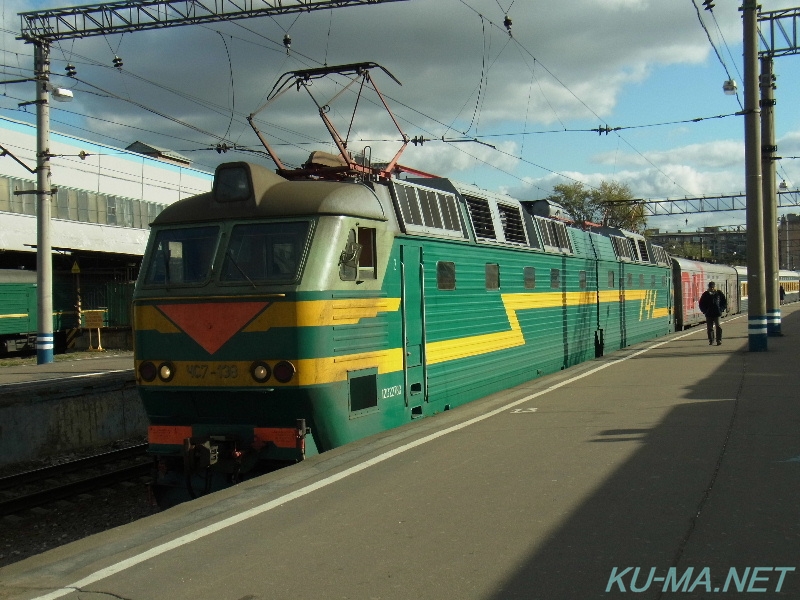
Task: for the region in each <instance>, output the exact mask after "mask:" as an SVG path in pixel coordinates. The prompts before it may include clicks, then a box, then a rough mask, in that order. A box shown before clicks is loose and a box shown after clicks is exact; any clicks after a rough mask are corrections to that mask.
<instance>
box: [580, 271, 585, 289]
mask: <svg viewBox="0 0 800 600" xmlns="http://www.w3.org/2000/svg"><path fill="white" fill-rule="evenodd" d="M578 287H580V288H581V289H582V290H585V289H586V271H579V272H578Z"/></svg>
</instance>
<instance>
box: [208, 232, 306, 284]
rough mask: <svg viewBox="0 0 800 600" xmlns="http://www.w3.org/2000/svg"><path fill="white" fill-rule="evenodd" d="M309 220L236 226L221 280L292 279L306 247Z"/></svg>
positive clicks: (295, 277) (227, 250)
mask: <svg viewBox="0 0 800 600" xmlns="http://www.w3.org/2000/svg"><path fill="white" fill-rule="evenodd" d="M308 226H309V224H308V222H307V221H303V222H295V223H254V224H246V225H236V226H234V228H233V231H232V232H231V238H230V243H229V244H228V247H227V249H226V251H225V262H224V263H223V265H222V274H221V275H220V280H221V281H230V282H234V281H235V282H250V283H252V282H254V281H270V282H278V281H294V280H296V279H297V276H298V270H299V267H300V260H301V259H302V257H303V251H304V249H305V247H306V238H307V237H308Z"/></svg>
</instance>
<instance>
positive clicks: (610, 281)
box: [608, 271, 614, 288]
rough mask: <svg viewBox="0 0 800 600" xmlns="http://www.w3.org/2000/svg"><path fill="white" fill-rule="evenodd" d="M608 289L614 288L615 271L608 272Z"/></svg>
mask: <svg viewBox="0 0 800 600" xmlns="http://www.w3.org/2000/svg"><path fill="white" fill-rule="evenodd" d="M608 287H610V288H613V287H614V271H609V272H608Z"/></svg>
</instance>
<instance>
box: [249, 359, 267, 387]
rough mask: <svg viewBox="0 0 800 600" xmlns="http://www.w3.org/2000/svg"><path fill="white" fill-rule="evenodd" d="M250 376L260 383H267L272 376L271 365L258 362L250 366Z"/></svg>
mask: <svg viewBox="0 0 800 600" xmlns="http://www.w3.org/2000/svg"><path fill="white" fill-rule="evenodd" d="M250 375H251V376H252V377H253V379H255V380H256V381H257V382H258V383H264V382H265V381H267V380H268V379H269V377H270V375H272V372H271V371H270V368H269V365H268V364H267V363H264V362H261V361H260V360H259V361H256V362H254V363H253V364H252V365H250Z"/></svg>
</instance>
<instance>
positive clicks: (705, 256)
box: [645, 226, 747, 265]
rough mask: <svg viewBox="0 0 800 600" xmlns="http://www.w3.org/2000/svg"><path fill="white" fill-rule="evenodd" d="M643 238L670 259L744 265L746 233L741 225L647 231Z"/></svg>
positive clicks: (745, 258)
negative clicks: (662, 249) (666, 253)
mask: <svg viewBox="0 0 800 600" xmlns="http://www.w3.org/2000/svg"><path fill="white" fill-rule="evenodd" d="M645 236H646V237H647V238H648V239H649V240H650V241H651V242H652V243H654V244H658V245H660V246H662V247H663V248H664V250H666V251H667V252H668V253H670V254H672V255H674V256H683V257H686V258H690V259H693V260H702V261H705V262H711V263H723V264H729V265H745V264H746V263H747V231H746V230H745V228H744V227H743V226H742V227H737V228H734V229H732V228H727V229H725V228H720V227H704V228H703V229H701V230H698V231H680V230H679V231H671V232H661V231H659V230H658V229H649V230H647V231H646V232H645Z"/></svg>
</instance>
